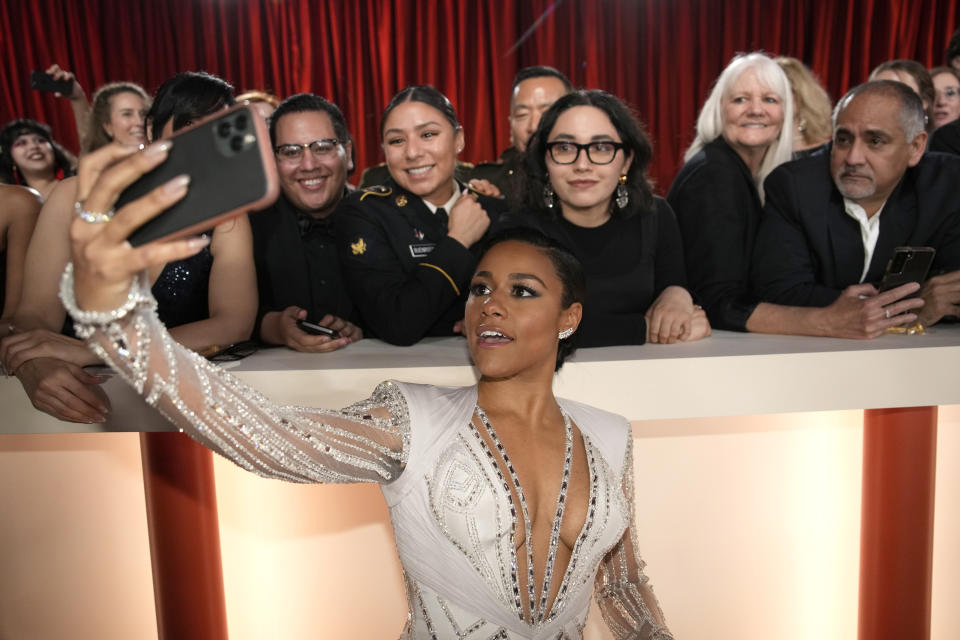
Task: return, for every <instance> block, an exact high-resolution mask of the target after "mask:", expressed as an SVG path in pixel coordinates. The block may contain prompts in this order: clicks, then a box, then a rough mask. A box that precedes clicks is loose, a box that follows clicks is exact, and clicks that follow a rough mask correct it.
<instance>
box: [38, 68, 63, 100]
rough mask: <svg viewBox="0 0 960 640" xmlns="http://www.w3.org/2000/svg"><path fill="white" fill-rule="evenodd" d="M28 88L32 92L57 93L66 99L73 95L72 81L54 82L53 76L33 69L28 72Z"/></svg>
mask: <svg viewBox="0 0 960 640" xmlns="http://www.w3.org/2000/svg"><path fill="white" fill-rule="evenodd" d="M30 88H31V89H33V90H34V91H45V92H47V93H59V94H60V95H62V96H63V97H64V98H68V97H70V94H71V93H73V80H55V79H54V78H53V74H50V73H46V72H45V71H39V70H37V69H34V70H33V71H31V72H30Z"/></svg>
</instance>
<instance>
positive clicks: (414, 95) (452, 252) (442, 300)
mask: <svg viewBox="0 0 960 640" xmlns="http://www.w3.org/2000/svg"><path fill="white" fill-rule="evenodd" d="M380 136H381V140H382V143H383V152H384V155H385V156H386V163H387V168H388V169H389V171H390V179H389V180H387V181H386V182H385V183H384V184H382V185H378V186H375V187H371V188H369V189H363V190H360V191H356V192H354V193H351V194H350V195H348V196H347V197H345V198H344V199H343V200H342V201H341V203H340V206H339V207H338V209H337V211H336V213H335V214H334V216H335V217H334V222H335V225H336V229H337V243H338V247H339V251H340V260H341V262H342V264H343V277H344V279H345V280H346V283H347V288H348V289H349V290H350V295H351V297H352V298H353V300H354V302H355V303H356V305H357V307H358V309H359V310H360V314H361V316H362V318H363V324H364V328H365V330H367V329H369V330H370V331H371V332H372V333H373V335H374V337H377V338H380V339H381V340H385V341H386V342H389V343H391V344H399V345H410V344H413V343H415V342H417V341H418V340H420V339H421V338H423V337H424V336H442V335H453V334H454V331H455V326H459V322H460V320H461V319H462V317H463V316H462V311H463V301H464V300H465V299H466V295H467V287H466V284H467V281H468V280H469V278H470V274H471V273H473V268H474V266H475V265H476V259H477V249H476V245H477V243H478V241H479V240H480V239H481V238H483V237H484V234H485V233H486V232H487V229H488V227H489V226H490V224H491V222H496V220H497V219H498V217H499V215H500V213H501V212H502V211H503V210H504V209H505V208H506V207H505V204H504V203H503V201H502V200H499V199H497V198H492V197H488V196H485V195H483V194H482V193H480V192H479V191H476V190H474V188H473V187H472V186H470V185H465V184H463V183H461V182H460V181H458V180H457V179H456V178H455V177H454V168H455V166H456V162H457V154H458V153H460V152H461V151H462V150H463V146H464V136H463V128H462V127H461V126H460V122H459V120H458V119H457V114H456V112H455V111H454V110H453V105H451V104H450V101H449V100H447V98H446V96H444V95H443V94H442V93H440V92H439V91H437V90H436V89H434V88H433V87H428V86H412V87H407V88H406V89H404V90H403V91H401V92H400V93H398V94H397V95H396V96H394V97H393V99H392V100H390V103H389V104H388V105H387V108H386V110H385V111H384V113H383V118H382V119H381V121H380Z"/></svg>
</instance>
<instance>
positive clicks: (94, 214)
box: [73, 200, 116, 222]
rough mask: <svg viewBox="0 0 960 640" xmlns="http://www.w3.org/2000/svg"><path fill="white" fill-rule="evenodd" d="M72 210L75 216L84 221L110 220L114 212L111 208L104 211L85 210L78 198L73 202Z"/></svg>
mask: <svg viewBox="0 0 960 640" xmlns="http://www.w3.org/2000/svg"><path fill="white" fill-rule="evenodd" d="M73 210H74V211H75V212H76V214H77V217H78V218H80V219H81V220H83V221H84V222H110V219H111V218H113V216H114V214H115V213H116V211H114V210H113V209H110V211H107V212H106V213H101V212H99V211H87V210H86V209H84V208H83V203H82V202H80V201H79V200H77V201H76V202H74V203H73Z"/></svg>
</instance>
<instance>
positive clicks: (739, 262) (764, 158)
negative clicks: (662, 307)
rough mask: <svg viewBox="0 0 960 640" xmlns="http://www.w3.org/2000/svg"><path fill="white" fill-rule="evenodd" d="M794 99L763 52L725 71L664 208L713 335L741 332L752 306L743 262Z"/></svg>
mask: <svg viewBox="0 0 960 640" xmlns="http://www.w3.org/2000/svg"><path fill="white" fill-rule="evenodd" d="M785 122H786V123H791V122H793V98H792V95H791V92H790V83H789V81H788V80H787V77H786V75H785V74H784V73H783V71H782V70H781V69H780V67H779V66H778V65H777V63H776V62H774V61H773V60H772V59H771V58H769V57H767V56H766V55H764V54H762V53H751V54H747V55H742V56H737V57H736V58H734V59H733V61H732V62H731V63H730V64H729V65H727V68H726V69H724V71H723V73H721V74H720V78H719V79H718V80H717V84H716V86H715V87H714V88H713V91H712V92H711V93H710V96H709V97H708V98H707V101H706V102H705V103H704V105H703V109H702V110H701V111H700V117H699V118H698V120H697V137H696V139H695V140H694V141H693V144H691V145H690V148H689V149H687V152H686V153H685V154H684V158H685V160H686V164H685V165H684V166H683V169H681V170H680V173H679V174H677V177H676V178H675V179H674V181H673V185H672V186H671V187H670V192H669V193H668V194H667V202H669V203H670V206H671V207H673V210H674V211H675V212H676V213H677V220H678V221H679V223H680V232H681V234H682V236H683V248H684V252H685V254H686V256H687V277H688V279H689V283H690V289H691V291H693V293H694V294H695V295H696V296H697V299H698V300H699V301H700V302H701V304H703V307H704V309H706V311H707V316H709V318H710V324H712V325H713V326H714V328H717V329H727V330H730V331H746V330H747V319H748V318H749V317H750V315H751V314H752V313H753V311H754V309H755V308H756V306H757V303H756V301H755V300H754V299H753V298H752V297H751V296H750V294H749V289H748V288H749V280H748V276H749V273H750V258H751V255H752V253H753V242H754V239H755V238H756V235H757V227H758V226H759V225H760V214H761V212H762V210H763V192H762V190H761V186H762V185H763V180H764V179H765V178H766V177H767V175H768V174H769V173H770V172H771V171H773V170H774V168H776V167H777V166H778V165H780V164H781V163H783V162H786V161H788V160H790V156H791V152H792V148H793V127H791V126H789V124H788V126H783V125H784V123H785Z"/></svg>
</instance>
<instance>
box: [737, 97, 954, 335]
mask: <svg viewBox="0 0 960 640" xmlns="http://www.w3.org/2000/svg"><path fill="white" fill-rule="evenodd" d="M926 142H927V133H926V131H925V130H924V111H923V104H922V103H921V101H920V98H919V97H917V95H916V94H915V93H914V92H913V90H912V89H910V88H909V87H908V86H907V85H904V84H902V83H899V82H891V81H885V80H881V81H874V82H868V83H865V84H862V85H860V86H858V87H855V88H854V89H852V90H851V91H850V92H849V93H847V95H846V96H844V97H843V99H841V100H840V102H839V103H838V105H837V108H836V111H835V114H834V135H833V143H832V148H831V150H830V153H829V154H821V155H820V156H814V157H811V158H807V159H804V160H798V161H796V162H790V163H787V164H785V165H782V166H781V167H779V168H778V169H776V170H775V171H774V172H773V173H771V174H770V176H769V177H768V178H767V180H766V182H765V184H764V190H765V193H766V206H765V209H764V216H763V220H762V222H761V225H760V230H759V232H758V235H757V241H756V245H755V248H754V253H753V265H752V270H751V281H752V285H753V288H754V291H755V293H756V295H757V297H758V298H759V299H760V300H762V301H763V302H761V304H760V305H758V306H757V308H756V309H755V310H754V312H753V314H752V315H751V316H750V318H749V319H748V321H747V329H748V330H750V331H758V332H763V333H786V334H806V335H811V334H812V335H828V336H838V337H861V338H871V337H874V336H877V335H880V334H881V333H883V332H884V331H886V329H888V328H890V327H895V326H901V325H915V323H920V324H921V325H926V326H929V325H932V324H934V323H936V322H939V321H940V320H942V319H943V318H945V317H946V318H950V317H957V316H960V199H958V198H957V197H956V189H957V185H958V184H960V158H957V157H953V156H946V155H941V154H925V153H924V152H925V147H926ZM897 247H930V248H932V249H933V250H935V252H936V253H935V257H934V258H933V261H932V266H931V269H930V273H931V274H932V277H930V278H929V279H927V280H926V282H924V283H922V286H921V284H918V283H916V282H910V283H907V284H903V285H901V286H898V287H895V288H893V289H890V290H889V291H882V292H881V291H878V289H879V288H880V287H879V283H880V281H881V279H882V278H883V276H884V272H885V271H886V269H887V265H888V263H890V262H891V258H892V257H893V255H894V250H895V248H897ZM913 253H917V254H919V253H920V251H914V252H913ZM901 262H902V261H901ZM894 263H895V264H896V263H897V261H895V262H894ZM875 285H877V286H875ZM787 305H789V306H787Z"/></svg>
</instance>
